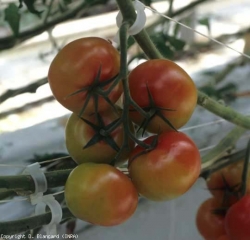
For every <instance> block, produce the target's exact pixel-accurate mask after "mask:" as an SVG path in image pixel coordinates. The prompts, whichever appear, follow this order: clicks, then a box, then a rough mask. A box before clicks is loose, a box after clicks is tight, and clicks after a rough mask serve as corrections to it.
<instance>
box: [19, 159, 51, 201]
mask: <svg viewBox="0 0 250 240" xmlns="http://www.w3.org/2000/svg"><path fill="white" fill-rule="evenodd" d="M40 167H41V165H40V164H39V163H37V162H36V163H33V164H31V165H28V166H27V167H26V168H25V169H24V171H23V173H22V174H23V175H26V174H29V175H31V177H32V178H33V181H34V183H35V192H34V193H33V194H31V195H30V197H31V198H33V197H36V195H37V196H38V195H39V196H41V194H43V193H44V192H46V191H47V188H48V185H47V179H46V177H45V175H44V172H43V171H42V170H41V168H40Z"/></svg>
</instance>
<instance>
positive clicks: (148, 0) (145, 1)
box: [141, 0, 152, 6]
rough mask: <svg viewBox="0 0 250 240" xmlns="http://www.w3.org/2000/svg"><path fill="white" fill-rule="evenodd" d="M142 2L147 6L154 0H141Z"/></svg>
mask: <svg viewBox="0 0 250 240" xmlns="http://www.w3.org/2000/svg"><path fill="white" fill-rule="evenodd" d="M141 2H142V3H144V4H145V5H146V6H150V5H151V3H152V0H141Z"/></svg>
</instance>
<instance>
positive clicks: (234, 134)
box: [202, 126, 247, 164]
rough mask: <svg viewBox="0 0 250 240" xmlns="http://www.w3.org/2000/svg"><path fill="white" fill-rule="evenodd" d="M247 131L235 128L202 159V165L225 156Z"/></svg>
mask: <svg viewBox="0 0 250 240" xmlns="http://www.w3.org/2000/svg"><path fill="white" fill-rule="evenodd" d="M246 131H247V130H246V129H244V128H242V127H238V126H237V127H234V128H233V130H231V131H230V132H229V133H228V134H227V135H226V136H225V137H224V138H223V139H222V140H221V141H220V142H219V143H218V144H217V145H216V147H214V148H213V149H212V150H211V151H209V152H208V153H207V154H206V155H204V156H203V157H202V163H203V164H205V163H209V164H211V163H212V162H214V161H215V160H217V159H218V158H220V157H221V156H222V155H223V154H225V153H226V152H227V151H228V150H229V149H231V148H232V147H233V145H234V144H235V143H236V142H237V141H238V139H239V138H240V137H241V136H242V134H243V133H245V132H246Z"/></svg>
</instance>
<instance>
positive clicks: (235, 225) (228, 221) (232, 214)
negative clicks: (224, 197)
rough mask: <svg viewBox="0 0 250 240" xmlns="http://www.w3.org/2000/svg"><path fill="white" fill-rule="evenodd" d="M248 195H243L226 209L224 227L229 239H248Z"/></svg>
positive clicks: (249, 205) (249, 199)
mask: <svg viewBox="0 0 250 240" xmlns="http://www.w3.org/2000/svg"><path fill="white" fill-rule="evenodd" d="M249 226H250V195H245V196H244V197H242V198H241V199H240V200H239V201H238V202H237V203H235V204H234V205H232V206H231V207H230V208H229V210H228V211H227V214H226V218H225V229H226V232H227V235H228V236H230V240H249V237H250V227H249Z"/></svg>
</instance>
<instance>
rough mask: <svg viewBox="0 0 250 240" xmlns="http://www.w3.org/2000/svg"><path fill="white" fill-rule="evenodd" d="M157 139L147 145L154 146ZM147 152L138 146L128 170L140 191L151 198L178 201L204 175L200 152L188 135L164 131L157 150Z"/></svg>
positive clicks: (148, 140) (148, 141) (151, 138)
mask: <svg viewBox="0 0 250 240" xmlns="http://www.w3.org/2000/svg"><path fill="white" fill-rule="evenodd" d="M155 137H156V136H151V137H149V138H147V139H146V140H144V142H145V143H146V144H151V143H152V142H153V141H154V138H155ZM143 150H144V149H143V148H142V147H140V146H137V147H136V148H135V149H134V150H133V151H132V153H131V155H130V158H129V165H128V170H129V175H130V177H131V179H132V182H133V183H134V185H135V187H136V189H137V191H138V192H139V193H140V194H141V195H143V196H145V197H146V198H148V199H151V200H155V201H164V200H169V199H173V198H176V197H178V196H180V195H182V194H184V193H185V192H186V191H187V190H188V189H189V188H190V187H191V186H192V185H193V184H194V182H195V181H196V180H197V178H198V176H199V174H200V168H201V159H200V154H199V150H198V149H197V147H196V145H195V144H194V142H193V141H192V140H191V139H190V138H189V137H188V136H187V135H185V134H184V133H181V132H175V131H170V132H164V133H162V134H160V135H159V136H158V141H157V144H156V146H155V148H154V149H153V150H151V151H149V152H147V153H143ZM142 153H143V154H142Z"/></svg>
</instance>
